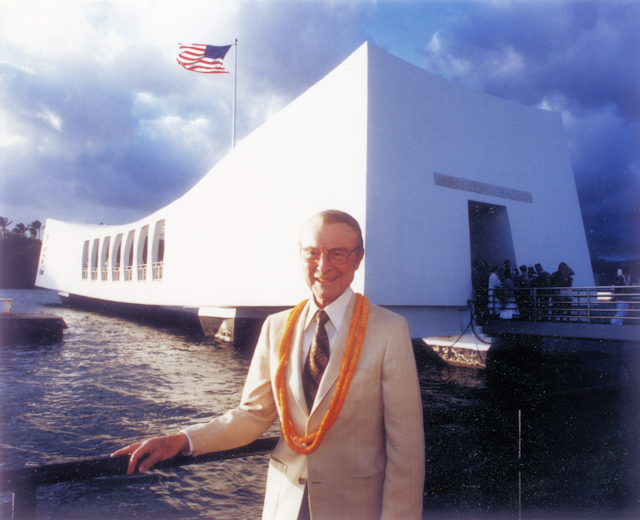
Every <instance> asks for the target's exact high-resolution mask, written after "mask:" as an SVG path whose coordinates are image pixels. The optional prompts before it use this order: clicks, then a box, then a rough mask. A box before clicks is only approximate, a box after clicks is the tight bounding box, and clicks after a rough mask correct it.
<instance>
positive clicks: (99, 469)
mask: <svg viewBox="0 0 640 520" xmlns="http://www.w3.org/2000/svg"><path fill="white" fill-rule="evenodd" d="M278 440H279V437H265V438H262V439H258V440H257V441H254V442H252V443H250V444H247V445H246V446H242V447H240V448H235V449H233V450H226V451H218V452H214V453H207V454H205V455H199V456H197V457H190V456H186V455H177V456H175V457H173V458H171V459H168V460H165V461H162V462H157V463H156V464H154V465H153V468H154V469H167V468H177V467H180V466H189V465H192V464H204V463H207V462H215V461H219V460H228V459H236V458H239V457H249V456H252V455H264V454H265V453H270V452H271V451H273V449H274V448H275V447H276V444H277V443H278ZM143 460H144V459H143ZM140 462H141V461H140ZM128 465H129V456H128V455H121V456H119V457H103V458H99V459H90V460H81V461H77V462H64V463H61V464H49V465H45V466H37V467H33V468H20V469H9V470H2V471H0V493H4V492H7V491H11V492H13V494H14V495H13V520H32V519H33V518H34V517H35V511H36V489H37V488H38V486H46V485H50V484H59V483H61V482H84V481H86V480H91V479H94V478H100V477H110V476H114V475H125V474H126V473H127V466H128ZM136 469H137V468H136Z"/></svg>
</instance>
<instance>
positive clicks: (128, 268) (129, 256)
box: [123, 230, 135, 282]
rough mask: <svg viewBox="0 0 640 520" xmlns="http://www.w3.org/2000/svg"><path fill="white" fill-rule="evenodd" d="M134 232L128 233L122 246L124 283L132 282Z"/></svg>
mask: <svg viewBox="0 0 640 520" xmlns="http://www.w3.org/2000/svg"><path fill="white" fill-rule="evenodd" d="M134 234H135V231H133V230H132V231H129V233H128V234H127V241H126V242H125V244H124V268H123V271H124V281H125V282H130V281H131V280H133V237H134Z"/></svg>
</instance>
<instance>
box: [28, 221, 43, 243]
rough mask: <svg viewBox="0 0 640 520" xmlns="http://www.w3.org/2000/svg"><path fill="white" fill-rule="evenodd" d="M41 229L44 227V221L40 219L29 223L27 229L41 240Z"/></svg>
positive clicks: (32, 236) (33, 236)
mask: <svg viewBox="0 0 640 520" xmlns="http://www.w3.org/2000/svg"><path fill="white" fill-rule="evenodd" d="M40 229H42V223H41V222H40V221H39V220H34V221H33V222H32V223H31V224H29V227H28V228H27V231H29V233H31V238H37V239H38V240H39V239H40Z"/></svg>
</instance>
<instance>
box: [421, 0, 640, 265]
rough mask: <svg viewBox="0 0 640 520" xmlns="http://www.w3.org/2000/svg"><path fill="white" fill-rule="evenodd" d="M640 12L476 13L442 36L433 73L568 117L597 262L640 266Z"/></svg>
mask: <svg viewBox="0 0 640 520" xmlns="http://www.w3.org/2000/svg"><path fill="white" fill-rule="evenodd" d="M639 21H640V3H638V2H615V1H614V2H531V3H520V2H511V3H497V4H485V3H483V4H480V5H476V6H474V8H472V9H471V10H470V11H469V12H468V13H467V16H465V17H462V18H457V19H455V20H452V21H451V22H450V23H449V24H448V25H446V26H443V27H442V28H441V30H440V31H439V32H438V33H437V35H436V36H435V37H434V38H433V39H432V40H431V41H430V42H429V43H428V45H427V47H426V50H425V57H426V60H427V68H429V69H430V70H432V71H434V72H436V73H439V74H441V75H443V76H445V77H448V78H450V79H454V80H455V81H460V82H462V83H465V84H467V85H468V86H471V87H473V88H476V89H479V90H482V91H484V92H487V93H490V94H493V95H496V96H499V97H502V98H506V99H511V100H514V101H517V102H520V103H523V104H527V105H533V106H540V107H544V108H550V109H552V110H557V111H559V112H561V113H562V114H563V120H564V123H565V129H566V132H567V136H568V141H569V145H570V153H571V158H572V164H573V168H574V174H575V178H576V186H577V190H578V196H579V198H580V203H581V207H582V211H583V219H584V222H585V229H586V231H587V238H588V243H589V248H590V251H591V254H592V255H596V256H610V257H630V256H635V257H637V256H640V231H639V230H640V218H639V210H638V200H640V140H639V138H640V135H639V132H638V122H639V121H640V95H639V94H638V92H640V61H639V56H640V36H639V32H638V29H637V27H638V22H639Z"/></svg>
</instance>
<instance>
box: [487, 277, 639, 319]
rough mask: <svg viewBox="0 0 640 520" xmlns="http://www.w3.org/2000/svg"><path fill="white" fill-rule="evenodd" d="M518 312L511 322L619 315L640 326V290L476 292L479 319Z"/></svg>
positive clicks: (523, 289) (636, 287)
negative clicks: (507, 312)
mask: <svg viewBox="0 0 640 520" xmlns="http://www.w3.org/2000/svg"><path fill="white" fill-rule="evenodd" d="M514 305H515V308H516V309H517V312H514V313H513V316H512V317H511V319H519V320H522V321H554V322H582V323H593V324H605V323H611V320H612V319H616V318H617V317H616V314H620V316H619V319H620V320H622V321H621V323H624V324H630V325H640V287H638V286H629V287H616V286H604V287H531V288H515V289H493V290H487V289H483V290H477V291H475V294H474V307H475V313H476V318H477V319H478V320H480V321H482V320H487V319H498V318H500V315H501V313H504V311H506V310H514Z"/></svg>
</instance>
